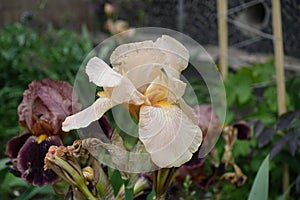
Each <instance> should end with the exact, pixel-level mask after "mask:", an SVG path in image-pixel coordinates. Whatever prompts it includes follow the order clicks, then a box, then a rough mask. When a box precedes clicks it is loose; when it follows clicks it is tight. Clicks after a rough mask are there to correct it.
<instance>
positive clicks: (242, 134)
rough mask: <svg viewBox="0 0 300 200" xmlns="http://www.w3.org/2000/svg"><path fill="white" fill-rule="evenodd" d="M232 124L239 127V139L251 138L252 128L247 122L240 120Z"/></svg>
mask: <svg viewBox="0 0 300 200" xmlns="http://www.w3.org/2000/svg"><path fill="white" fill-rule="evenodd" d="M232 126H233V127H234V128H236V129H237V131H238V133H237V138H238V139H239V140H251V137H250V134H251V129H250V126H249V125H248V124H247V122H245V121H239V122H236V123H234V124H233V125H232Z"/></svg>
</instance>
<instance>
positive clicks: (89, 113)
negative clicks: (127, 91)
mask: <svg viewBox="0 0 300 200" xmlns="http://www.w3.org/2000/svg"><path fill="white" fill-rule="evenodd" d="M112 107H113V103H112V100H111V99H109V98H99V99H97V100H96V101H95V102H94V103H93V104H92V105H91V106H89V107H87V108H86V109H84V110H82V111H80V112H79V113H76V114H74V115H71V116H69V117H67V118H66V119H65V121H64V122H63V123H62V130H63V131H66V132H67V131H70V130H72V129H78V128H84V127H87V126H88V125H89V124H90V123H92V122H93V121H96V120H98V119H100V117H102V115H103V114H104V113H105V112H106V111H108V110H109V109H110V108H112Z"/></svg>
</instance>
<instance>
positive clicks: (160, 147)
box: [139, 105, 202, 168]
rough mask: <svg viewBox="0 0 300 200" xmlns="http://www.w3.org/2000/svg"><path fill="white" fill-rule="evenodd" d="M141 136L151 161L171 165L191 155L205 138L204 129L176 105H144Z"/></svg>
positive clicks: (187, 158)
mask: <svg viewBox="0 0 300 200" xmlns="http://www.w3.org/2000/svg"><path fill="white" fill-rule="evenodd" d="M139 138H140V140H141V141H142V142H143V144H144V145H145V148H146V150H147V152H149V153H150V155H151V159H152V161H153V162H154V163H155V164H156V165H157V166H158V167H161V168H169V167H178V166H180V165H181V164H183V163H185V162H187V161H188V160H190V159H191V157H192V154H193V153H194V152H196V151H197V149H198V148H199V146H200V144H201V142H202V132H201V130H200V128H199V127H198V126H197V125H196V124H194V123H193V122H192V121H191V120H190V119H189V118H188V117H187V116H186V115H185V114H184V112H183V111H182V110H181V109H180V108H178V107H177V106H173V105H162V106H161V107H160V106H158V107H154V106H142V108H141V110H140V122H139Z"/></svg>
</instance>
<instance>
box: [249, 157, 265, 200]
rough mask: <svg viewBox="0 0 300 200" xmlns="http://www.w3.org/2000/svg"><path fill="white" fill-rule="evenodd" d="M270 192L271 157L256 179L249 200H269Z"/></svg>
mask: <svg viewBox="0 0 300 200" xmlns="http://www.w3.org/2000/svg"><path fill="white" fill-rule="evenodd" d="M268 192H269V155H267V157H266V158H265V159H264V161H263V163H262V164H261V166H260V167H259V170H258V172H257V174H256V177H255V179H254V183H253V185H252V188H251V191H250V194H249V197H248V200H257V199H259V200H267V199H268Z"/></svg>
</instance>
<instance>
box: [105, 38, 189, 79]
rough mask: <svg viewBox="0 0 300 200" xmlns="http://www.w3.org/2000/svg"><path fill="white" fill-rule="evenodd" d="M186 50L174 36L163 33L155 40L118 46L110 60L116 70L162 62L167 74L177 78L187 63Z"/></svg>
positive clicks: (126, 69)
mask: <svg viewBox="0 0 300 200" xmlns="http://www.w3.org/2000/svg"><path fill="white" fill-rule="evenodd" d="M188 60H189V52H188V50H187V49H186V48H185V47H184V46H183V45H182V44H181V43H180V42H178V41H177V40H175V39H174V38H172V37H170V36H167V35H163V36H162V37H161V38H159V39H157V40H156V41H155V42H153V41H151V40H148V41H143V42H136V43H130V44H123V45H120V46H118V47H117V48H116V49H115V51H114V52H113V53H112V55H111V57H110V62H111V63H112V66H113V68H114V69H116V70H117V71H118V72H122V71H125V72H127V71H128V70H131V69H133V68H135V67H138V66H140V65H144V64H153V63H157V64H162V65H164V66H165V67H164V69H165V71H166V72H167V73H168V75H172V76H174V77H177V78H179V75H180V72H181V71H182V70H184V69H185V68H186V67H187V65H188Z"/></svg>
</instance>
